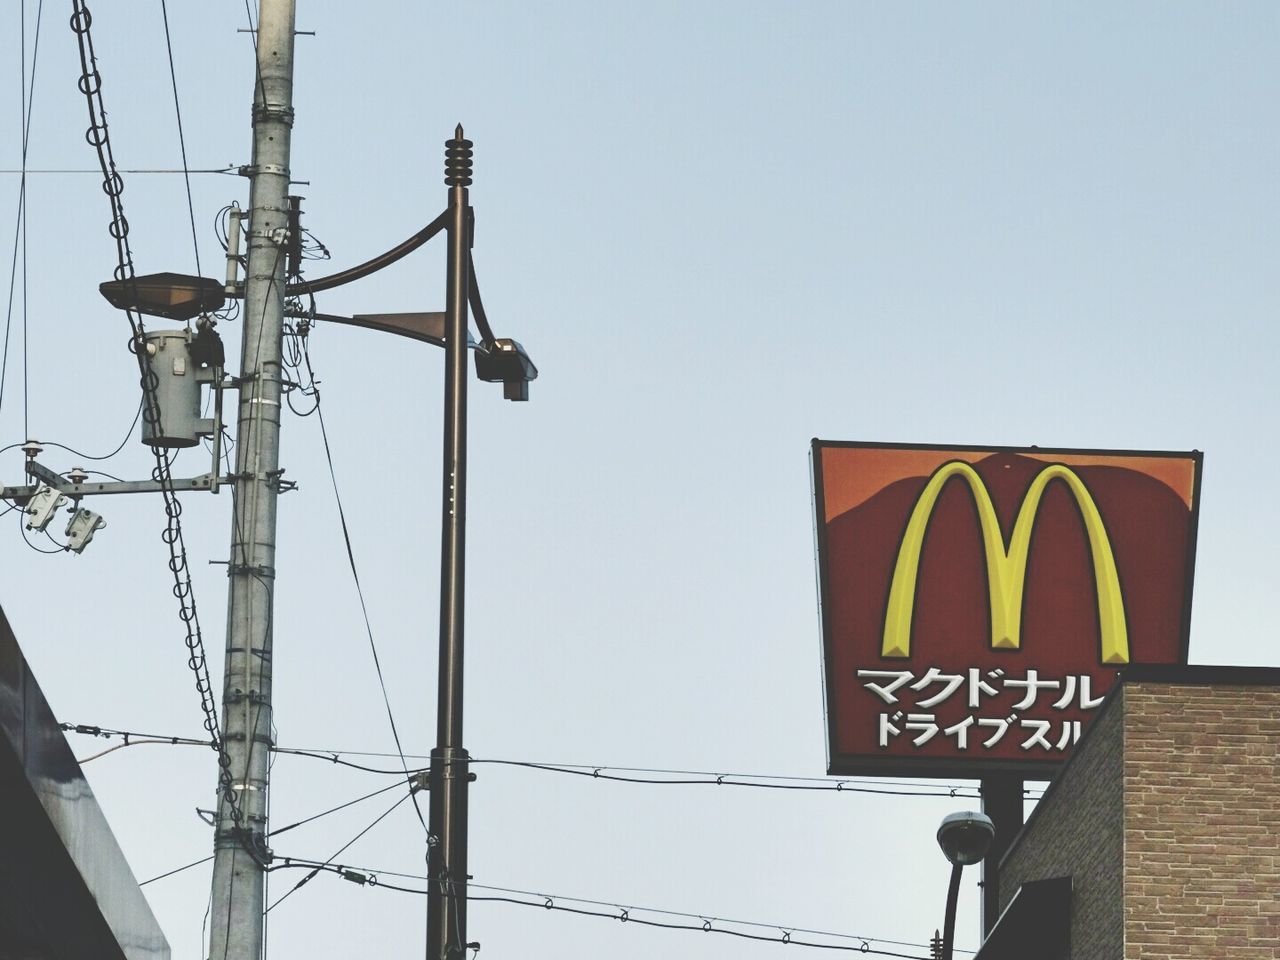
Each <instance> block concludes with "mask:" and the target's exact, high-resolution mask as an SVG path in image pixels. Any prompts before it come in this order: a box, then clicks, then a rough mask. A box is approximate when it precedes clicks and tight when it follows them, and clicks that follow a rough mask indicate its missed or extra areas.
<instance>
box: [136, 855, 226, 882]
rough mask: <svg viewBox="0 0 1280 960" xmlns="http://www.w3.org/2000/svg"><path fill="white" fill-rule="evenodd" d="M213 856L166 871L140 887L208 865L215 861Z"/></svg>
mask: <svg viewBox="0 0 1280 960" xmlns="http://www.w3.org/2000/svg"><path fill="white" fill-rule="evenodd" d="M213 856H214V855H213V854H212V853H211V854H209V855H208V856H207V857H203V858H201V859H200V860H193V861H191V863H188V864H184V865H183V866H181V867H175V868H174V869H172V870H169V871H166V872H165V873H162V874H160V875H159V876H158V877H152V878H151V879H150V880H143V881H142V882H141V883H140V884H138V886H140V887H145V886H146V885H147V884H148V883H155V882H156V881H157V880H163V879H165V878H166V877H172V876H173V875H174V874H175V873H182V871H183V870H190V869H191V868H192V867H198V866H200V864H202V863H208V862H209V861H210V860H212V859H213Z"/></svg>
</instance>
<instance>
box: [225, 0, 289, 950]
mask: <svg viewBox="0 0 1280 960" xmlns="http://www.w3.org/2000/svg"><path fill="white" fill-rule="evenodd" d="M294 6H295V4H294V0H260V2H259V5H258V31H257V35H256V37H255V41H256V47H257V68H256V73H255V77H254V97H253V163H252V169H251V173H250V178H251V179H250V183H251V188H250V190H251V192H250V201H249V265H248V269H247V272H246V278H245V297H244V313H243V321H242V327H241V329H242V333H243V337H244V340H243V343H242V344H241V362H240V374H241V378H242V384H241V387H240V416H239V423H238V426H237V431H236V473H235V500H234V508H233V511H232V526H231V556H230V560H229V566H228V568H227V574H228V576H229V577H230V591H229V599H228V610H227V658H226V675H225V679H224V685H223V697H222V729H223V739H224V741H225V745H226V750H227V753H228V754H229V757H230V760H231V767H230V776H231V784H230V786H231V792H232V793H233V794H234V796H235V797H236V798H237V803H236V807H237V808H238V812H239V823H237V822H236V812H237V811H236V810H235V809H233V807H232V805H231V804H230V803H228V802H227V799H226V797H225V796H224V795H223V789H222V788H223V784H222V782H221V780H220V782H219V798H218V820H217V833H216V835H215V839H214V862H213V900H212V906H211V909H210V915H209V926H210V938H209V956H210V960H260V958H261V956H262V951H263V940H262V932H263V922H262V918H263V908H264V904H263V888H264V881H265V874H264V872H263V869H262V865H261V862H260V861H262V860H264V859H265V857H266V832H267V770H268V766H269V763H270V760H271V755H270V748H271V669H272V654H271V647H272V615H273V614H272V598H273V595H274V587H275V554H276V498H277V496H278V495H279V479H280V474H279V459H280V393H281V390H280V380H281V367H280V354H281V328H282V325H283V316H284V285H285V272H286V271H285V267H286V261H287V259H288V258H287V256H286V250H287V243H288V226H289V200H288V192H289V142H290V133H291V128H292V126H293V40H294Z"/></svg>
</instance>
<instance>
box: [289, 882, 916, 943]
mask: <svg viewBox="0 0 1280 960" xmlns="http://www.w3.org/2000/svg"><path fill="white" fill-rule="evenodd" d="M333 859H336V858H331V859H330V860H328V861H323V862H321V861H316V860H304V859H301V858H297V857H280V858H279V862H278V863H277V864H276V865H275V868H276V869H280V870H284V869H305V870H309V871H312V872H311V873H309V874H308V875H307V880H310V879H311V878H313V877H314V876H316V875H317V874H319V873H321V872H324V873H333V874H336V875H338V876H340V877H342V878H343V879H344V880H347V881H349V882H351V883H355V884H357V885H359V886H363V887H374V888H383V889H387V890H396V891H398V892H401V893H411V894H415V895H417V896H426V895H427V893H428V891H427V890H424V889H420V888H416V887H407V886H403V885H400V884H394V883H388V882H387V881H386V880H384V879H382V878H383V877H396V878H399V879H406V880H418V881H422V882H428V879H429V878H427V877H425V876H423V875H421V874H410V873H398V872H396V871H392V870H377V869H374V868H370V867H358V866H349V865H345V864H335V863H333V862H332V861H333ZM452 886H454V887H458V886H465V887H466V890H467V893H466V899H467V902H468V903H506V904H511V905H513V906H522V907H534V908H537V909H539V910H555V911H560V912H562V913H569V914H576V915H578V916H589V917H600V918H603V919H609V920H617V921H619V922H621V923H635V924H638V925H640V926H645V927H660V928H662V929H666V930H687V931H696V932H700V933H716V934H721V935H723V936H730V937H737V938H739V939H743V940H756V941H762V942H765V943H777V944H786V945H791V946H798V947H813V948H816V949H819V950H839V951H845V952H849V953H866V954H873V955H876V956H884V957H900V958H905V960H928V958H927V957H923V956H919V955H917V954H908V953H900V952H895V951H892V950H882V949H879V948H878V947H875V946H873V944H882V945H884V946H887V947H895V946H896V947H917V948H920V949H928V946H927V945H926V944H921V943H912V942H909V941H902V940H890V939H886V938H884V937H869V936H861V935H858V934H848V933H832V932H830V931H824V930H813V929H809V928H806V927H799V926H791V925H787V924H780V923H764V922H760V921H755V920H732V919H729V918H727V917H719V916H716V915H714V914H711V913H697V912H692V911H676V910H664V909H660V908H657V907H640V906H634V905H630V904H627V903H625V902H622V901H616V900H614V901H609V900H592V899H585V898H582V897H569V896H564V895H561V894H548V893H541V892H538V891H534V890H519V889H515V888H512V887H497V886H491V885H488V884H482V883H472V882H468V883H466V884H459V883H454V884H452ZM295 889H296V888H295ZM474 890H481V891H487V892H486V893H485V894H481V895H477V894H474V893H472V892H471V891H474ZM453 895H455V896H456V895H457V894H453ZM567 904H575V905H576V906H568V905H567ZM598 907H604V908H607V909H604V910H600V909H591V908H598ZM637 914H640V915H639V916H637ZM645 915H648V916H645ZM654 917H670V918H672V919H671V920H657V919H653V918H654ZM686 920H694V921H696V922H695V923H686V922H682V921H686ZM744 928H745V929H744ZM752 930H771V931H777V933H776V934H769V935H766V934H763V933H753V932H751V931H752ZM796 934H801V935H804V936H808V937H821V938H825V939H827V940H829V941H845V942H820V941H817V940H804V939H797V937H796Z"/></svg>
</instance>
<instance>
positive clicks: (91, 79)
mask: <svg viewBox="0 0 1280 960" xmlns="http://www.w3.org/2000/svg"><path fill="white" fill-rule="evenodd" d="M72 7H73V10H74V12H73V13H72V16H71V21H70V26H71V30H72V32H73V33H75V35H76V45H77V48H78V52H79V55H80V79H79V81H78V84H77V85H78V87H79V89H80V92H81V93H83V94H84V97H85V103H86V106H87V108H88V114H89V128H88V130H87V131H86V134H85V137H86V140H87V141H88V142H89V144H90V145H91V146H92V147H93V148H94V152H95V153H96V155H97V160H98V168H99V170H100V172H101V173H102V189H103V192H104V193H105V194H106V195H107V198H108V201H109V203H110V206H111V224H110V227H109V232H110V234H111V237H112V239H113V240H114V241H115V253H116V267H115V270H114V277H115V279H116V280H118V281H121V282H130V283H135V282H136V273H135V270H134V265H133V251H132V249H131V247H130V244H129V221H128V219H127V218H126V217H125V214H124V202H123V200H122V194H123V193H124V179H123V178H122V177H121V176H120V172H119V170H118V169H117V168H116V162H115V155H114V152H113V150H112V147H111V137H110V132H109V130H108V125H107V115H106V107H105V104H104V102H103V97H102V75H101V73H100V71H99V70H98V61H97V56H96V54H95V52H94V47H93V35H92V33H91V32H90V30H91V26H92V22H93V18H92V16H91V15H90V13H89V10H88V7H87V6H86V5H85V2H84V0H72ZM125 316H126V318H127V319H128V322H129V329H130V333H131V334H132V340H131V341H130V344H131V348H132V350H133V353H134V358H135V360H136V361H137V364H138V374H139V380H140V384H139V385H140V386H141V388H142V393H143V402H144V416H145V419H146V423H147V424H148V425H149V426H152V427H154V426H155V425H156V424H158V422H159V419H160V409H159V401H158V398H157V395H156V389H157V385H158V383H159V378H158V377H157V376H156V374H155V371H154V370H152V369H151V361H150V358H149V357H148V355H147V352H146V350H145V349H143V345H144V344H143V336H144V334H145V329H144V326H143V322H142V317H141V315H140V314H137V313H136V311H134V310H132V309H126V310H125ZM152 451H153V453H154V455H155V461H156V465H155V468H154V469H153V470H152V477H153V478H154V479H155V480H156V481H157V482H158V483H159V485H160V489H161V494H162V495H163V497H164V506H165V519H166V522H165V530H164V533H163V534H162V539H163V540H164V542H165V545H166V546H167V548H168V553H169V571H170V573H171V574H172V575H173V595H174V598H175V599H176V600H177V601H178V607H179V618H180V619H181V620H182V624H183V628H184V631H185V634H186V635H185V637H184V642H185V645H186V648H187V653H188V658H187V662H188V665H189V666H190V667H191V671H192V673H193V674H194V675H195V681H196V690H197V692H198V693H199V695H200V708H201V712H202V713H203V715H204V728H205V732H206V733H207V734H208V735H209V738H210V741H211V742H212V744H213V747H214V749H215V751H216V752H217V755H218V767H219V777H218V780H219V788H220V790H221V793H222V799H223V800H224V801H225V802H226V804H227V806H228V808H229V809H230V810H231V812H232V816H233V820H234V822H235V824H236V835H237V838H238V840H239V842H240V843H241V844H242V845H243V847H244V848H245V850H246V851H247V852H248V853H249V855H250V856H251V857H253V859H254V861H255V862H256V863H259V864H261V863H262V862H263V861H262V857H261V855H260V853H259V852H258V851H257V850H256V849H255V848H254V846H253V843H252V842H251V841H250V840H249V839H247V838H246V828H245V826H244V823H243V818H242V816H241V813H240V802H239V797H238V796H237V795H236V791H235V790H234V789H233V784H232V777H231V758H230V755H229V754H228V753H227V751H226V749H225V747H224V745H223V743H222V737H221V735H220V732H219V729H218V713H217V703H216V701H215V700H214V697H213V684H212V681H211V680H210V677H209V667H208V662H207V658H206V656H205V651H204V636H203V634H202V632H201V629H200V618H199V615H198V613H197V610H196V602H195V592H194V585H193V583H192V579H191V567H190V563H189V562H188V559H187V550H186V543H185V540H184V538H183V532H182V520H181V517H182V504H181V503H180V502H179V500H178V498H177V496H176V494H175V492H174V488H173V474H172V470H171V468H172V461H171V460H170V458H169V456H168V454H167V453H166V452H165V451H164V450H163V449H162V448H160V447H153V448H152Z"/></svg>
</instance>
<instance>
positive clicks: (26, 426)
mask: <svg viewBox="0 0 1280 960" xmlns="http://www.w3.org/2000/svg"><path fill="white" fill-rule="evenodd" d="M21 7H22V44H21V46H22V56H21V60H22V61H23V71H22V81H23V91H22V103H23V111H24V115H23V118H22V167H23V169H24V170H25V169H26V166H27V148H28V146H29V144H30V142H31V104H32V102H33V100H34V96H35V89H36V60H37V58H38V57H39V55H40V22H41V20H42V19H43V14H44V0H40V4H39V6H37V7H36V35H35V41H34V44H33V45H32V49H31V97H30V98H28V95H27V90H26V78H27V74H26V59H27V54H26V45H27V16H26V15H27V4H26V0H22V4H21ZM26 200H27V178H26V176H25V175H24V176H23V178H22V432H23V433H24V434H25V435H26V436H27V437H30V436H31V421H30V414H31V375H30V372H29V369H30V368H29V365H28V355H29V353H30V347H31V342H30V341H31V338H30V336H29V335H28V324H27V319H28V318H27V293H28V285H27V219H28V218H27V202H26Z"/></svg>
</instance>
